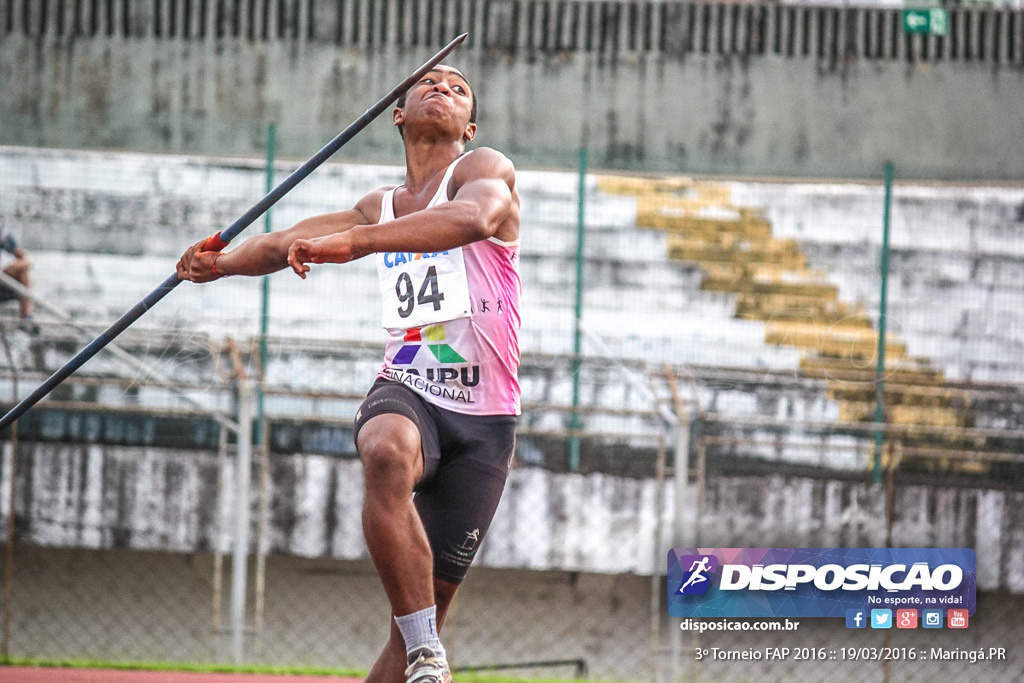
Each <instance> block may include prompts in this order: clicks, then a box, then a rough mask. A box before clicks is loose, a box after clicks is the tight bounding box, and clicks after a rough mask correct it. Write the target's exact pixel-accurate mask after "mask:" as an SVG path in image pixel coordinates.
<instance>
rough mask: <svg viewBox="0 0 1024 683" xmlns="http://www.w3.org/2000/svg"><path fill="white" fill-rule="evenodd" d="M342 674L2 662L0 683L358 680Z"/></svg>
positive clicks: (322, 682) (311, 682)
mask: <svg viewBox="0 0 1024 683" xmlns="http://www.w3.org/2000/svg"><path fill="white" fill-rule="evenodd" d="M359 681H360V679H358V678H343V677H341V676H295V675H286V674H243V673H239V674H234V673H200V672H192V671H129V670H123V669H118V670H113V669H60V668H56V667H29V666H0V683H359Z"/></svg>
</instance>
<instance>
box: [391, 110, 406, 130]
mask: <svg viewBox="0 0 1024 683" xmlns="http://www.w3.org/2000/svg"><path fill="white" fill-rule="evenodd" d="M391 121H392V122H393V123H394V124H395V125H396V126H401V125H402V124H403V123H405V110H404V109H402V108H401V107H395V110H394V111H393V112H391Z"/></svg>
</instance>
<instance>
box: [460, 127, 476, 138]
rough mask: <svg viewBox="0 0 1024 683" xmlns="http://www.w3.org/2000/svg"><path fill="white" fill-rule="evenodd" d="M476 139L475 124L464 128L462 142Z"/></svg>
mask: <svg viewBox="0 0 1024 683" xmlns="http://www.w3.org/2000/svg"><path fill="white" fill-rule="evenodd" d="M475 137H476V124H475V123H471V124H469V125H467V126H466V132H465V133H463V134H462V141H463V142H472V141H473V138H475Z"/></svg>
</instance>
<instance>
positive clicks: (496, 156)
mask: <svg viewBox="0 0 1024 683" xmlns="http://www.w3.org/2000/svg"><path fill="white" fill-rule="evenodd" d="M455 173H456V176H457V177H458V176H461V178H460V180H462V181H463V182H466V181H470V180H476V179H478V178H501V179H503V180H505V182H507V183H508V184H509V185H510V186H512V185H514V184H515V178H516V168H515V165H514V164H513V163H512V160H511V159H509V158H508V157H507V156H505V155H504V154H502V153H501V152H499V151H498V150H496V149H494V148H492V147H478V148H476V149H474V150H472V151H470V152H466V154H465V155H464V156H463V157H462V160H461V161H460V162H459V165H458V166H457V167H456V170H455ZM460 184H461V183H460Z"/></svg>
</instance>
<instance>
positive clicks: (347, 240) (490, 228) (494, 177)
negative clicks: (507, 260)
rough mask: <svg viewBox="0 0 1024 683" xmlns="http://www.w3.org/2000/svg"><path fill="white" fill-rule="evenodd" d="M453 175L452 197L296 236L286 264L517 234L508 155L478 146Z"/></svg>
mask: <svg viewBox="0 0 1024 683" xmlns="http://www.w3.org/2000/svg"><path fill="white" fill-rule="evenodd" d="M453 180H454V181H455V187H456V190H455V194H454V196H453V198H452V200H451V201H449V202H445V203H443V204H440V205H438V206H435V207H432V208H429V209H424V210H422V211H416V212H414V213H411V214H408V215H406V216H402V217H401V218H397V219H395V220H393V221H388V222H386V223H380V224H363V225H357V226H353V228H352V229H351V230H348V231H346V232H344V233H339V234H332V235H328V236H325V237H320V238H312V239H309V238H304V239H299V240H296V241H295V243H294V244H292V245H291V249H290V250H289V253H288V264H289V265H290V266H291V267H292V270H294V271H295V272H296V273H297V274H298V275H299V276H300V277H305V276H306V273H307V272H309V266H308V265H306V264H309V263H347V262H348V261H352V260H355V259H358V258H362V257H363V256H366V255H367V254H373V253H378V252H387V251H411V252H436V251H444V250H445V249H452V248H455V247H461V246H463V245H466V244H469V243H471V242H476V241H478V240H482V239H487V238H488V237H498V238H500V239H502V240H505V241H512V240H514V239H517V238H518V228H519V199H518V193H517V191H516V188H515V168H514V167H513V165H512V162H511V161H509V159H508V158H507V157H505V156H504V155H503V154H501V153H500V152H496V151H495V150H492V149H488V148H480V149H477V150H475V151H474V152H472V153H471V154H470V156H469V157H467V158H466V159H465V160H463V161H462V162H460V163H459V165H458V166H457V167H456V169H455V173H454V175H453ZM513 232H514V234H512V233H513Z"/></svg>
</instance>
